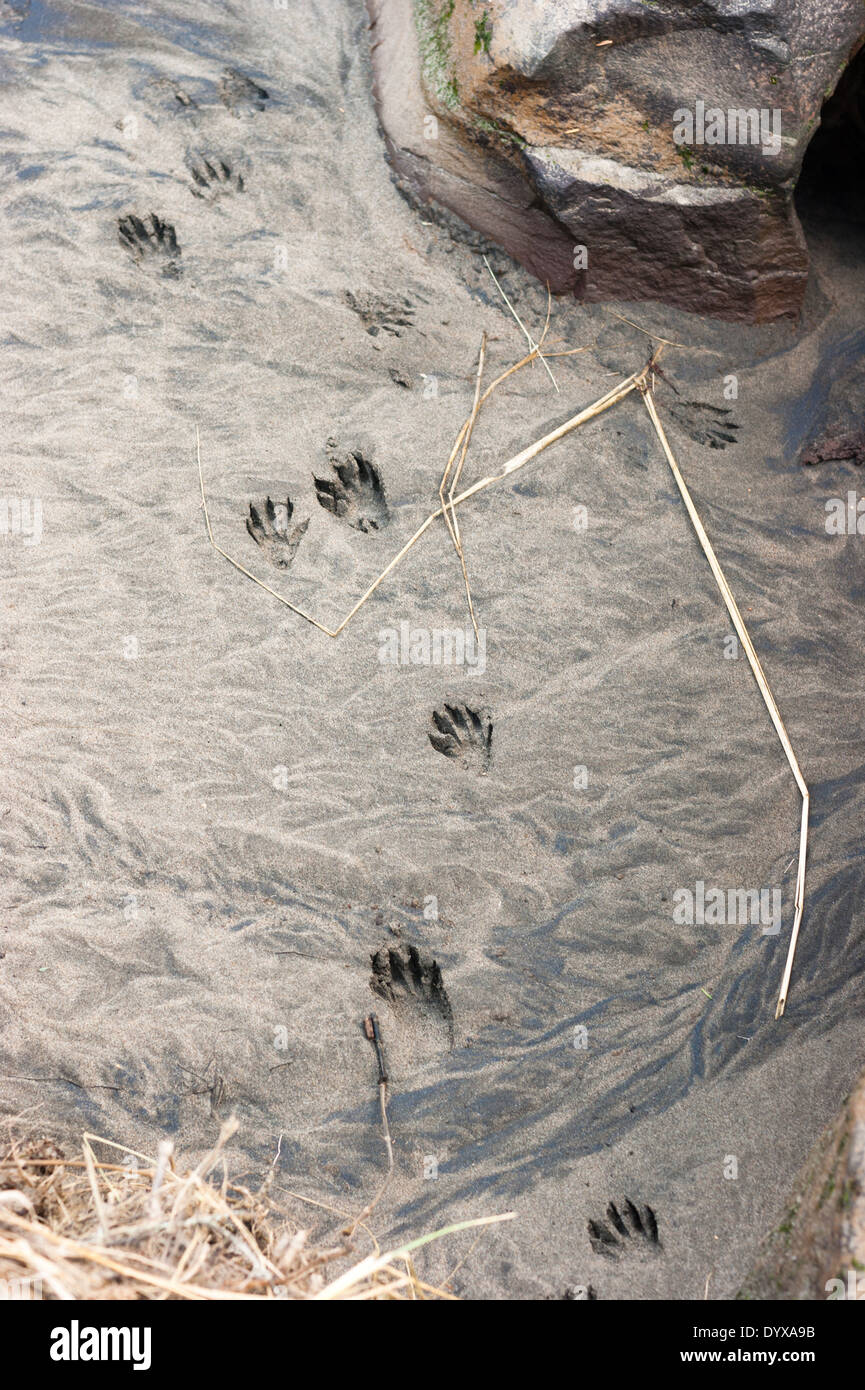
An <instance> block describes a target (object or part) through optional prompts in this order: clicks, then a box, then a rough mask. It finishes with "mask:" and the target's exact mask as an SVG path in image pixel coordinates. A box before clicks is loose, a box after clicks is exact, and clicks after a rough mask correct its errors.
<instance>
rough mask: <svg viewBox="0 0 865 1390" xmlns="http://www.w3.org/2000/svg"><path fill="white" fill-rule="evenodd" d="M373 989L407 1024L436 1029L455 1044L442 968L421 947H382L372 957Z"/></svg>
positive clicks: (451, 1016)
mask: <svg viewBox="0 0 865 1390" xmlns="http://www.w3.org/2000/svg"><path fill="white" fill-rule="evenodd" d="M370 959H371V962H372V975H371V976H370V981H369V987H370V989H371V990H372V992H373V994H378V995H379V996H380V997H381V998H382V999H386V1000H387V1002H388V1003H389V1004H392V1005H393V1006H394V1008H395V1010H396V1012H397V1014H398V1015H401V1016H402V1017H403V1018H405V1019H406V1021H408V1020H409V1018H411V1019H413V1020H415V1021H416V1022H419V1023H422V1024H426V1025H428V1026H433V1027H435V1028H436V1029H437V1031H439V1032H440V1033H441V1034H442V1036H443V1037H444V1039H445V1041H446V1043H447V1045H448V1046H452V1045H453V1011H452V1009H451V1003H450V999H449V998H448V993H447V990H446V989H445V987H444V981H443V980H442V972H441V968H440V966H439V965H438V962H437V961H436V960H434V959H433V957H432V956H428V955H426V954H425V953H422V952H421V951H420V950H418V948H417V946H382V948H381V949H380V950H378V951H376V952H375V953H374V954H373V955H372V956H371V958H370Z"/></svg>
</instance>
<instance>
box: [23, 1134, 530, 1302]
mask: <svg viewBox="0 0 865 1390" xmlns="http://www.w3.org/2000/svg"><path fill="white" fill-rule="evenodd" d="M235 1130H236V1123H235V1122H234V1121H229V1122H227V1123H226V1124H225V1125H224V1126H223V1129H222V1132H221V1133H220V1136H219V1139H218V1140H217V1143H216V1145H215V1146H214V1148H213V1150H212V1151H211V1153H210V1154H208V1155H207V1157H206V1158H205V1160H204V1161H203V1163H200V1164H198V1165H197V1167H195V1168H193V1169H191V1170H189V1171H182V1170H181V1171H178V1170H177V1169H176V1168H175V1166H174V1165H173V1162H172V1160H171V1154H170V1151H169V1147H170V1146H167V1145H166V1146H164V1147H163V1149H162V1153H161V1154H160V1155H159V1157H158V1158H157V1159H153V1158H149V1157H148V1156H146V1155H143V1154H138V1153H137V1152H136V1151H135V1150H133V1149H128V1148H126V1147H125V1146H124V1145H122V1144H115V1143H113V1142H112V1141H110V1140H106V1139H102V1138H99V1137H98V1136H96V1135H86V1136H85V1137H84V1141H83V1144H82V1148H81V1151H80V1152H79V1153H78V1154H76V1155H74V1156H72V1157H68V1158H67V1157H66V1156H65V1155H63V1154H62V1152H61V1151H60V1150H59V1149H58V1148H57V1146H56V1145H55V1144H53V1143H52V1142H51V1141H46V1140H30V1141H23V1140H20V1139H17V1140H14V1141H13V1142H12V1143H11V1145H10V1146H9V1148H8V1149H7V1150H6V1151H5V1153H4V1154H3V1155H2V1157H0V1281H16V1280H17V1281H20V1280H23V1279H31V1280H32V1279H41V1280H42V1291H43V1296H45V1297H49V1298H55V1299H60V1300H63V1301H70V1300H78V1299H99V1300H115V1299H123V1300H128V1299H159V1300H162V1299H166V1298H168V1299H182V1300H190V1301H195V1302H212V1301H216V1300H233V1301H239V1300H240V1301H257V1302H262V1301H268V1300H270V1301H272V1300H274V1299H301V1300H302V1299H306V1300H309V1299H314V1298H324V1299H341V1300H342V1299H351V1300H366V1299H429V1298H440V1299H451V1298H452V1297H453V1295H452V1294H450V1293H449V1292H448V1291H447V1289H445V1288H433V1287H431V1286H430V1285H429V1284H427V1283H425V1282H424V1281H423V1280H421V1279H420V1278H419V1277H418V1275H417V1273H416V1271H415V1269H414V1266H413V1264H412V1258H411V1257H412V1255H413V1253H414V1252H415V1251H416V1250H419V1249H421V1248H422V1247H423V1246H425V1245H427V1244H429V1243H430V1242H431V1241H434V1240H438V1239H439V1238H441V1237H444V1236H449V1235H451V1234H453V1233H454V1232H457V1231H462V1230H467V1229H469V1228H471V1227H478V1228H479V1229H481V1230H483V1229H484V1228H485V1227H486V1226H488V1225H492V1224H495V1223H496V1222H498V1221H504V1220H509V1219H510V1218H511V1217H512V1216H513V1215H514V1213H510V1212H509V1213H506V1214H505V1215H502V1216H494V1217H481V1218H480V1219H478V1220H475V1221H464V1222H457V1223H455V1224H454V1225H451V1226H447V1227H445V1228H444V1229H443V1230H441V1231H435V1232H432V1233H431V1234H429V1235H426V1236H421V1237H420V1238H419V1239H417V1240H413V1241H409V1242H407V1243H405V1244H403V1245H400V1246H399V1247H397V1248H396V1249H393V1250H390V1251H388V1252H387V1253H386V1254H381V1252H380V1251H379V1250H378V1248H377V1246H376V1248H375V1250H374V1253H373V1254H372V1255H369V1256H367V1257H365V1258H363V1259H361V1260H359V1261H358V1259H357V1257H356V1255H355V1253H354V1250H353V1246H352V1243H351V1241H350V1240H345V1239H343V1240H342V1241H341V1242H340V1243H339V1244H337V1245H335V1246H333V1247H325V1248H321V1247H317V1246H315V1245H314V1244H312V1243H311V1241H310V1239H309V1232H308V1231H304V1230H302V1229H299V1228H298V1226H297V1225H296V1223H295V1222H293V1221H292V1220H291V1219H289V1217H288V1215H287V1213H285V1212H283V1211H282V1210H281V1209H280V1208H279V1207H278V1206H277V1204H276V1203H275V1202H274V1201H273V1199H272V1198H271V1197H270V1195H269V1193H268V1187H269V1180H267V1181H265V1183H264V1185H263V1186H262V1188H261V1189H260V1190H259V1191H258V1192H257V1193H252V1192H250V1191H249V1190H248V1188H246V1187H244V1186H242V1185H241V1184H240V1183H237V1182H231V1181H230V1180H229V1179H228V1177H227V1175H226V1167H227V1161H226V1152H225V1150H226V1145H227V1142H228V1140H229V1139H230V1138H231V1137H232V1135H233V1134H234V1133H235ZM94 1146H96V1147H99V1146H107V1147H108V1148H109V1149H111V1150H113V1151H115V1152H117V1153H120V1154H123V1155H124V1157H125V1160H126V1161H125V1162H123V1163H118V1162H103V1161H101V1160H100V1159H99V1158H98V1157H97V1156H96V1154H95V1153H94V1152H93V1149H94ZM133 1162H134V1164H135V1165H136V1166H132V1163H133ZM214 1169H217V1170H218V1169H222V1174H221V1176H220V1178H219V1180H216V1179H215V1178H214V1177H213V1176H212V1174H213V1170H214ZM373 1244H374V1245H375V1242H374V1241H373ZM352 1257H353V1258H352ZM349 1259H351V1260H352V1263H351V1264H350V1266H349V1268H348V1269H345V1264H346V1261H347V1260H349Z"/></svg>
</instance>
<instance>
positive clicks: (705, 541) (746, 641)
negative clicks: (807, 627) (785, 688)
mask: <svg viewBox="0 0 865 1390" xmlns="http://www.w3.org/2000/svg"><path fill="white" fill-rule="evenodd" d="M640 391H641V393H642V397H643V401H644V402H645V406H646V409H647V410H648V412H649V417H650V419H651V421H652V424H653V425H654V427H655V432H656V433H657V436H658V438H659V440H660V441H661V448H662V449H663V450H664V454H665V455H666V459H667V462H668V464H669V465H670V469H671V471H672V474H673V477H674V478H675V480H676V486H677V487H678V489H679V492H680V493H681V495H682V501H683V502H684V503H685V506H686V508H687V510H688V515H689V517H690V518H691V522H692V524H693V527H694V530H695V531H696V533H697V539H698V540H699V542H700V545H701V546H702V547H703V553H704V554H705V556H706V559H707V560H708V561H709V565H710V567H711V570H712V573H713V575H714V576H715V582H716V583H717V585H718V588H719V589H720V591H721V597H722V598H723V600H724V603H725V604H726V606H727V612H728V613H729V614H730V617H731V618H732V619H733V626H734V627H735V629H736V632H737V633H738V635H739V641H740V642H741V643H742V646H743V647H744V648H745V655H746V656H747V658H748V662H749V664H750V667H751V670H752V671H753V673H754V679H755V680H756V682H757V685H758V686H759V687H760V694H761V695H762V696H763V700H764V703H765V705H766V708H767V710H768V711H769V717H770V718H771V720H772V723H773V724H774V725H775V732H776V733H777V735H778V738H779V739H780V740H781V747H782V748H783V749H784V752H785V754H786V755H787V762H788V763H789V764H790V769H791V771H792V773H793V776H794V777H795V779H796V786H797V787H798V788H799V791H800V792H801V794H802V820H801V824H800V828H799V867H798V870H797V872H796V899H795V906H794V914H793V930H792V932H791V934H790V945H789V948H788V950H787V962H786V965H785V966H784V976H783V979H782V981H781V992H780V994H779V995H778V1006H777V1008H776V1009H775V1017H776V1019H778V1018H780V1017H781V1015H782V1014H783V1012H784V1009H785V1007H786V1004H787V993H788V991H789V989H790V976H791V975H792V973H793V958H794V956H795V954H796V943H797V941H798V940H799V927H800V925H801V922H802V913H803V911H804V909H805V861H806V859H807V855H808V807H809V796H808V788H807V786H806V785H805V778H804V777H803V776H802V771H801V768H800V767H799V763H798V760H797V758H796V754H795V753H794V752H793V745H792V744H791V742H790V739H789V736H788V734H787V730H786V729H785V727H784V721H783V719H782V718H781V713H780V711H779V709H778V706H777V705H776V703H775V697H774V696H773V694H772V691H771V690H770V689H769V682H768V681H767V680H766V676H765V673H764V671H763V667H762V666H761V665H760V658H759V657H758V656H757V653H756V651H755V650H754V644H753V642H752V641H751V637H750V634H749V632H748V629H747V628H746V626H745V620H744V619H743V617H742V614H741V613H740V612H739V605H738V604H737V603H736V600H735V599H734V597H733V594H732V591H731V589H730V586H729V584H728V583H727V580H726V577H725V575H724V571H723V570H722V569H721V566H720V564H719V563H718V557H717V555H716V554H715V551H714V549H713V548H712V542H711V541H710V540H709V537H708V536H707V535H706V531H705V528H704V526H703V523H702V521H701V520H700V517H699V515H698V513H697V508H696V507H695V506H694V502H693V498H692V497H691V494H690V492H689V491H688V487H687V484H686V482H685V480H684V478H683V477H682V474H681V473H680V471H679V466H678V464H677V463H676V460H675V458H674V457H673V451H672V449H671V448H670V443H669V440H668V439H667V436H666V434H665V433H664V427H663V425H662V424H661V421H660V420H659V418H658V412H657V410H656V409H655V400H654V397H653V395H652V392H651V390H650V389H649V386H648V383H647V382H646V381H644V382H642V383H641V385H640Z"/></svg>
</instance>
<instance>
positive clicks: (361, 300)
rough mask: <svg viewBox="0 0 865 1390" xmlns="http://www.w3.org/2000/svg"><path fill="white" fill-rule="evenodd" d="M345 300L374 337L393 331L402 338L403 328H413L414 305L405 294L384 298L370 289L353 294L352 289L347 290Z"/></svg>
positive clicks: (397, 336) (395, 335)
mask: <svg viewBox="0 0 865 1390" xmlns="http://www.w3.org/2000/svg"><path fill="white" fill-rule="evenodd" d="M345 302H346V304H347V305H348V307H349V309H351V310H352V312H353V313H355V314H357V316H358V318H359V319H360V321H361V323H362V324H363V326H364V328H365V329H366V331H367V333H369V335H370V337H372V338H375V337H377V336H378V334H379V333H381V332H382V331H384V332H385V333H392V334H393V336H394V337H395V338H401V337H402V330H403V329H404V328H411V327H412V325H413V324H414V306H413V305H412V303H411V300H409V299H406V298H405V296H404V295H398V296H397V297H395V298H393V299H384V298H383V297H382V296H381V295H378V294H372V293H371V292H369V291H362V292H361V293H359V294H352V292H351V290H346V292H345Z"/></svg>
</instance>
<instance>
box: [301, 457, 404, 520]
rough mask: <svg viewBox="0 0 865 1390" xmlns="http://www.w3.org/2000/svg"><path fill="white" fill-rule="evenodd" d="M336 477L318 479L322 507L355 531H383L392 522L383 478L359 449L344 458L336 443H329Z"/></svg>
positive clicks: (318, 491) (332, 466) (318, 495)
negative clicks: (338, 451) (340, 454)
mask: <svg viewBox="0 0 865 1390" xmlns="http://www.w3.org/2000/svg"><path fill="white" fill-rule="evenodd" d="M327 447H328V451H329V452H328V459H329V463H330V466H331V468H332V469H333V473H334V476H333V477H332V478H314V479H313V481H314V483H315V492H316V496H317V497H318V501H319V504H320V505H321V506H322V507H324V508H325V510H326V511H328V512H333V514H334V516H338V517H340V518H342V520H343V521H347V522H348V524H349V526H352V527H354V529H355V531H365V532H369V531H383V530H384V528H385V526H387V524H388V522H389V520H390V512H389V511H388V507H387V503H386V501H385V496H384V488H383V487H382V483H381V478H380V477H379V473H378V469H377V468H376V466H375V464H373V463H370V461H369V459H366V458H364V456H363V454H362V453H361V452H360V450H359V449H352V450H351V451H350V452H349V453H347V454H345V455H343V456H342V457H340V456H339V455H338V453H337V452H336V449H337V446H336V442H335V440H333V439H329V440H328V441H327Z"/></svg>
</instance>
